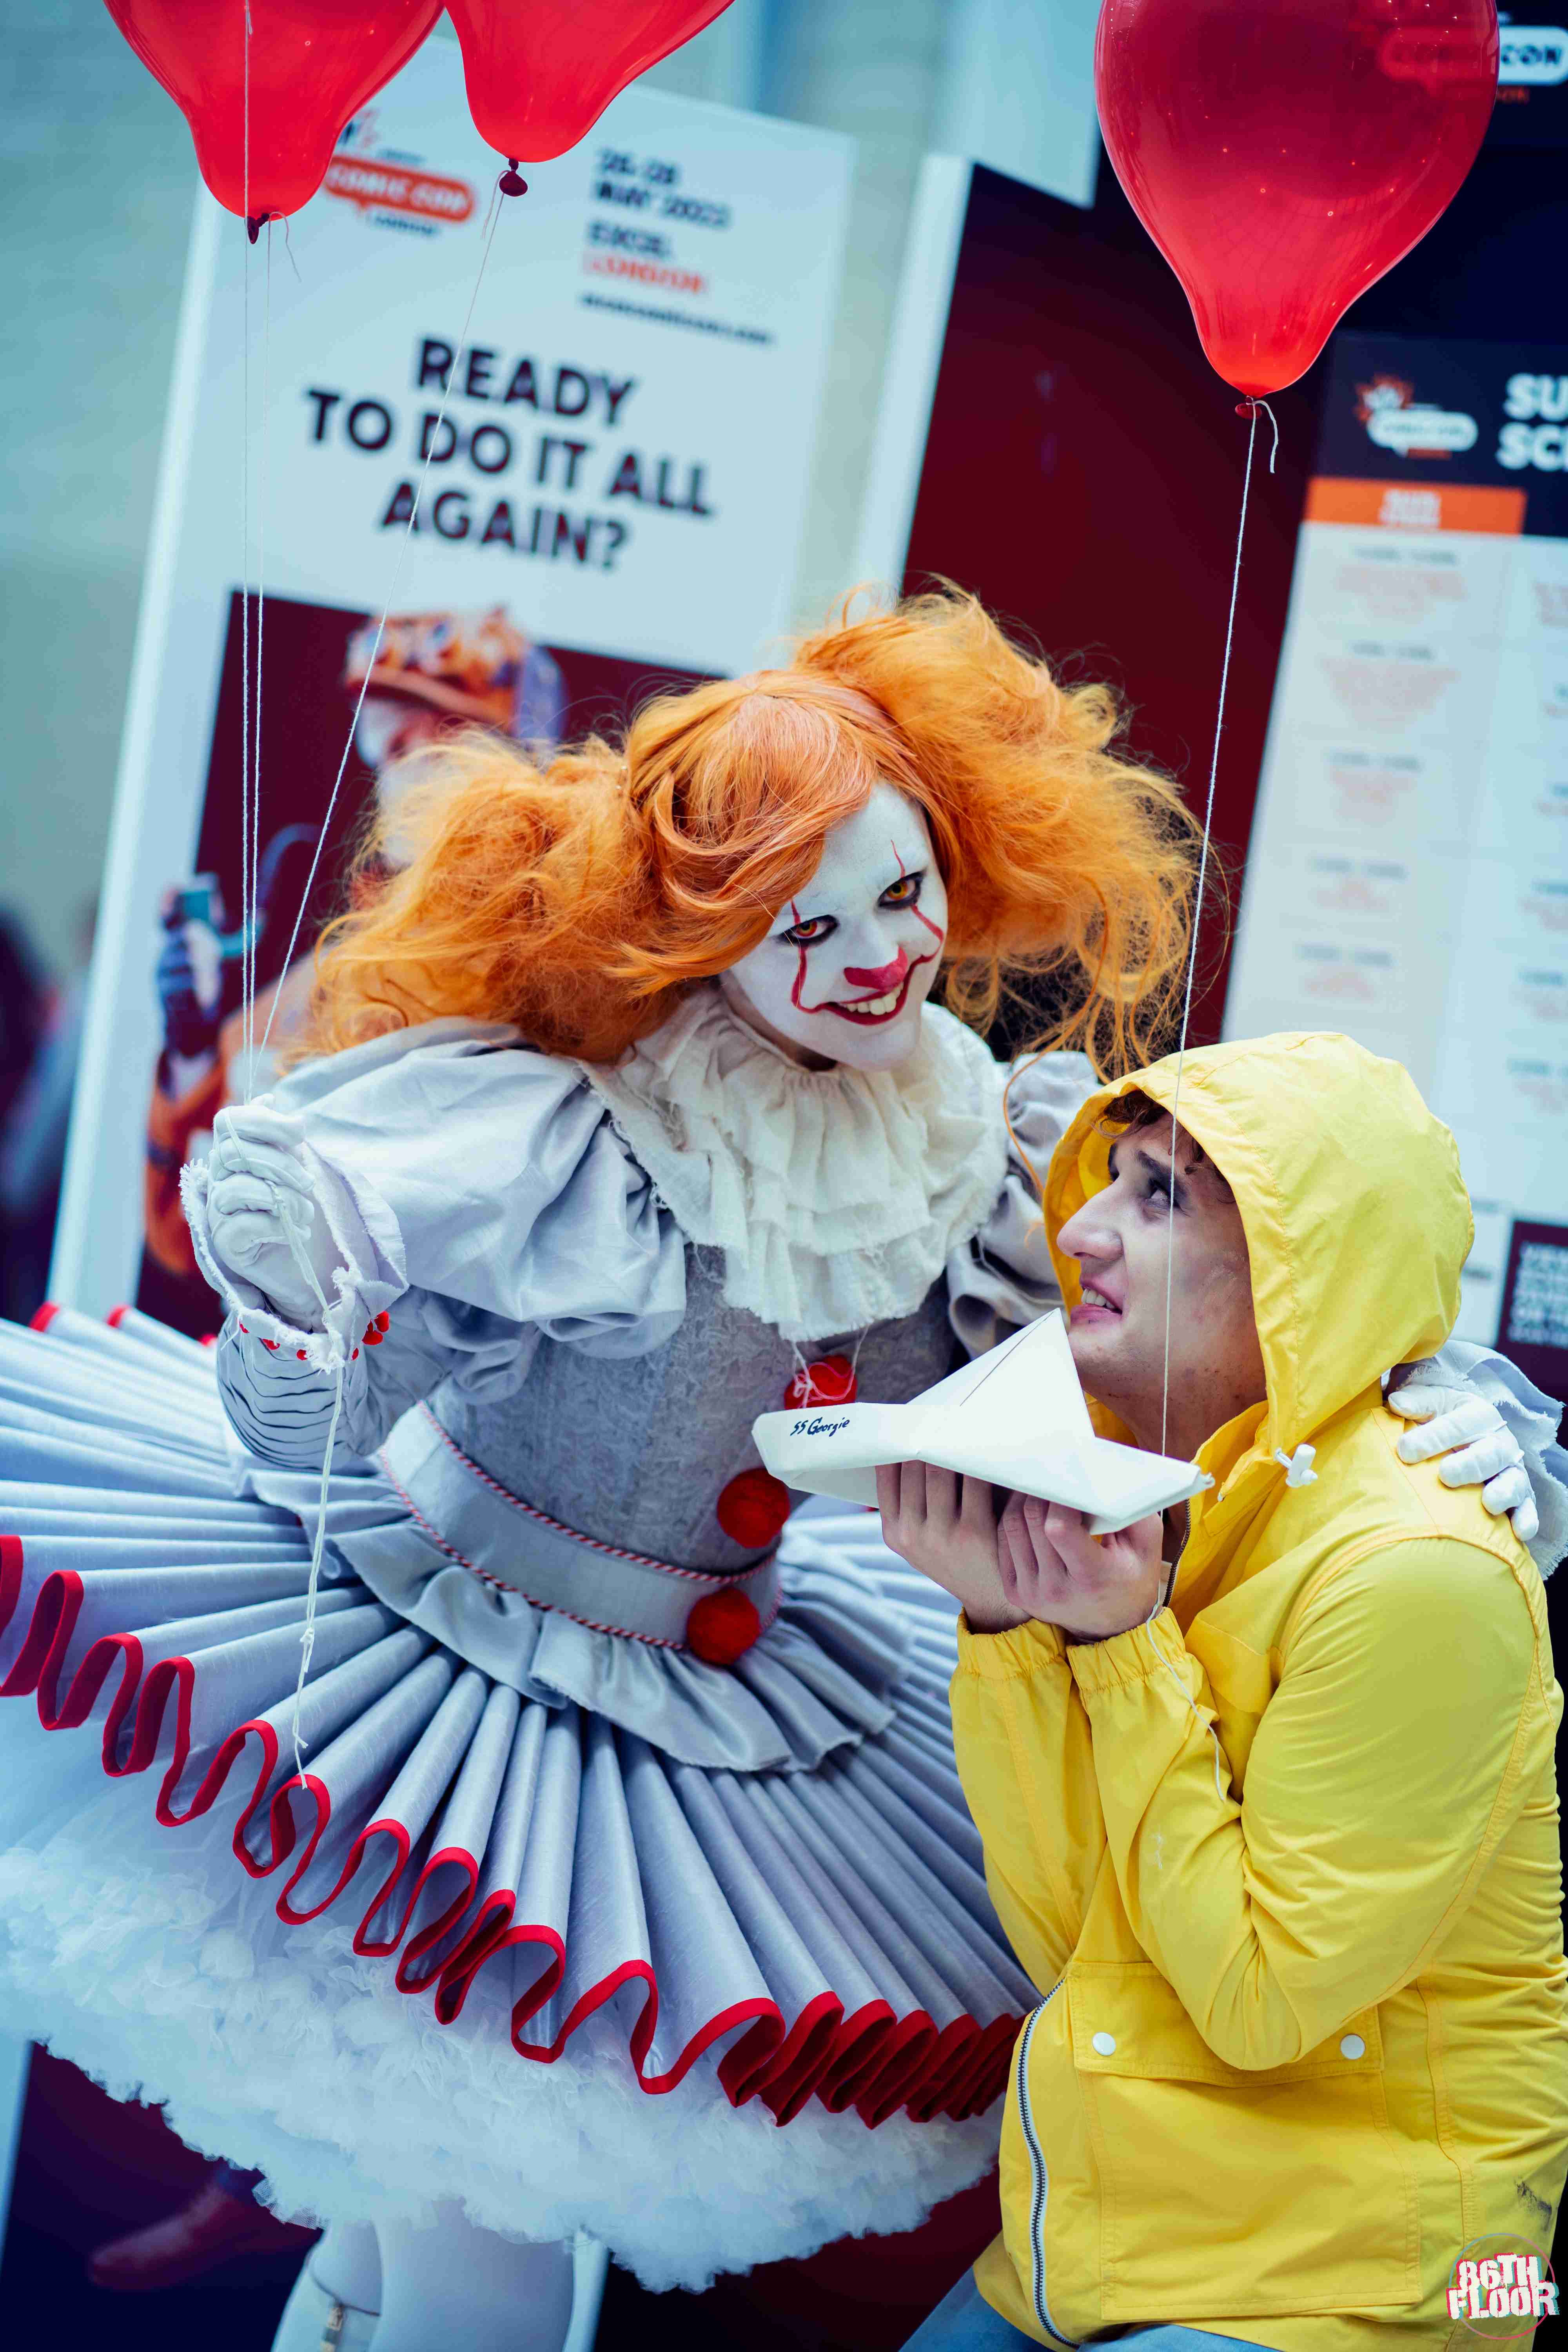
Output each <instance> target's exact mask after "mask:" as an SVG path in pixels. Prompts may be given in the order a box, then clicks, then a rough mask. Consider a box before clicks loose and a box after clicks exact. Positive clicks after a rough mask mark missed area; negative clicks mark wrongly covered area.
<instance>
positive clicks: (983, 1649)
mask: <svg viewBox="0 0 1568 2352" xmlns="http://www.w3.org/2000/svg"><path fill="white" fill-rule="evenodd" d="M1066 1656H1067V1643H1065V1642H1064V1641H1063V1639H1062V1637H1061V1633H1060V1631H1059V1630H1058V1627H1057V1626H1055V1625H1047V1624H1043V1623H1041V1622H1039V1621H1038V1620H1037V1619H1032V1620H1031V1621H1030V1622H1029V1623H1028V1624H1027V1625H1014V1626H1012V1627H1010V1628H1009V1630H1008V1631H1007V1632H1006V1633H973V1631H972V1630H971V1628H970V1623H969V1620H968V1618H967V1617H961V1618H960V1619H959V1621H958V1672H959V1673H960V1674H961V1675H971V1676H973V1678H974V1679H975V1680H976V1681H978V1682H985V1683H1009V1682H1016V1681H1017V1680H1018V1679H1019V1677H1020V1676H1022V1675H1034V1674H1038V1672H1039V1671H1040V1668H1041V1667H1042V1666H1055V1665H1059V1664H1061V1662H1062V1660H1063V1659H1064V1658H1065V1657H1066Z"/></svg>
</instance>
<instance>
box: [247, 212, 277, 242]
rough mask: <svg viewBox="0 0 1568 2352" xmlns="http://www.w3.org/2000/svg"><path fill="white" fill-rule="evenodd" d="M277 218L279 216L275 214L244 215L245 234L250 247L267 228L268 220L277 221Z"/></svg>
mask: <svg viewBox="0 0 1568 2352" xmlns="http://www.w3.org/2000/svg"><path fill="white" fill-rule="evenodd" d="M278 217H279V215H278V214H276V213H247V215H246V220H245V234H246V235H247V237H248V238H249V239H250V242H251V244H252V245H254V244H255V243H256V240H257V238H258V236H260V235H261V232H262V230H263V229H264V228H265V227H266V226H267V224H268V221H269V220H277V219H278Z"/></svg>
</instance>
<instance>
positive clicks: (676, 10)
mask: <svg viewBox="0 0 1568 2352" xmlns="http://www.w3.org/2000/svg"><path fill="white" fill-rule="evenodd" d="M729 5H730V0H449V5H448V14H449V15H450V16H451V19H452V22H453V24H454V25H455V26H457V30H458V40H459V41H460V42H461V43H462V47H463V74H464V79H465V80H466V81H467V83H468V111H469V113H470V114H471V115H472V116H473V118H474V122H475V125H476V127H477V128H478V130H479V136H480V137H481V138H482V139H488V140H489V143H490V145H491V146H492V147H493V148H495V149H496V151H497V152H498V153H499V154H502V155H505V156H506V157H507V158H508V159H509V160H510V159H511V158H514V157H515V158H516V159H517V160H518V161H519V162H520V163H521V162H530V163H546V162H548V160H549V159H550V157H551V156H552V155H563V154H564V153H565V152H566V150H567V149H568V147H575V145H576V144H577V142H578V140H579V139H581V138H582V137H583V136H584V133H585V132H587V131H591V130H592V129H593V127H594V125H595V122H597V121H598V119H599V117H600V115H601V114H603V112H604V110H605V107H606V106H608V104H609V102H610V100H611V99H613V98H618V97H619V96H620V94H621V92H622V90H623V89H625V88H626V84H627V82H629V81H635V80H636V79H637V76H638V74H640V73H646V72H647V68H648V67H649V66H656V65H658V61H659V59H660V58H667V57H668V55H669V53H670V51H671V50H672V49H678V48H679V47H680V46H681V43H682V42H683V41H689V40H690V38H691V37H692V35H693V34H694V33H700V31H701V30H702V27H703V26H704V25H710V24H711V23H712V22H713V19H714V17H715V16H722V15H723V13H724V10H725V9H726V8H727V7H728V6H729Z"/></svg>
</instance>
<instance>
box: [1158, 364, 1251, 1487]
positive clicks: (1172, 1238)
mask: <svg viewBox="0 0 1568 2352" xmlns="http://www.w3.org/2000/svg"><path fill="white" fill-rule="evenodd" d="M1248 406H1249V415H1250V422H1249V424H1248V426H1247V465H1246V468H1245V470H1244V472H1243V474H1242V477H1241V514H1240V517H1239V519H1238V520H1237V529H1236V562H1235V563H1234V565H1233V567H1232V570H1231V575H1230V609H1229V612H1228V613H1227V614H1226V624H1225V657H1224V659H1223V661H1222V662H1221V664H1220V672H1219V708H1218V709H1217V711H1216V712H1215V728H1214V750H1213V752H1212V753H1211V754H1210V758H1209V784H1208V797H1207V799H1206V801H1205V804H1204V838H1203V847H1202V849H1201V851H1200V852H1199V856H1198V887H1197V898H1196V901H1195V903H1194V908H1193V936H1192V940H1191V941H1190V943H1189V945H1188V949H1187V978H1186V987H1185V990H1184V994H1183V999H1182V1035H1181V1042H1180V1044H1179V1045H1178V1046H1177V1048H1176V1085H1175V1092H1174V1096H1173V1100H1172V1104H1171V1189H1170V1191H1169V1192H1168V1193H1167V1194H1166V1210H1165V1230H1166V1242H1165V1366H1164V1381H1163V1389H1162V1392H1161V1398H1160V1451H1161V1453H1162V1454H1163V1453H1165V1452H1166V1450H1167V1433H1168V1431H1169V1427H1170V1417H1171V1299H1172V1290H1173V1283H1174V1278H1175V1271H1176V1116H1177V1113H1178V1112H1179V1111H1180V1109H1181V1107H1182V1071H1183V1066H1184V1063H1185V1061H1186V1055H1187V1031H1188V1028H1189V1027H1190V1025H1191V1023H1192V1017H1193V981H1194V975H1195V973H1196V971H1197V967H1198V938H1199V934H1200V932H1201V931H1202V929H1203V919H1204V890H1205V885H1206V883H1207V881H1208V866H1209V843H1210V840H1211V838H1212V835H1213V833H1214V796H1215V780H1216V779H1217V777H1218V775H1219V747H1220V738H1221V736H1222V734H1223V733H1224V731H1225V700H1226V689H1227V688H1228V687H1229V684H1230V657H1231V652H1232V648H1233V647H1234V646H1235V643H1236V606H1237V597H1238V595H1239V593H1240V590H1241V548H1242V541H1244V540H1245V538H1246V536H1247V494H1248V492H1249V491H1250V489H1251V488H1252V458H1253V452H1254V450H1255V448H1256V446H1257V444H1258V410H1259V409H1260V408H1261V409H1263V410H1264V411H1265V412H1266V414H1267V415H1268V421H1269V423H1270V424H1271V425H1274V450H1275V455H1276V456H1277V455H1278V454H1279V425H1275V423H1274V412H1273V410H1272V409H1271V408H1269V406H1268V402H1267V401H1262V400H1255V401H1252V402H1251V403H1249V404H1248ZM1268 469H1269V471H1270V473H1272V472H1273V470H1274V462H1273V458H1272V457H1271V458H1270V459H1269V467H1268Z"/></svg>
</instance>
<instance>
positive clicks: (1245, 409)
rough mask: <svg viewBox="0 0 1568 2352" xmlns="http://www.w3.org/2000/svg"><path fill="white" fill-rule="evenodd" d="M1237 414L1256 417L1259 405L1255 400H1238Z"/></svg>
mask: <svg viewBox="0 0 1568 2352" xmlns="http://www.w3.org/2000/svg"><path fill="white" fill-rule="evenodd" d="M1236 413H1237V415H1238V416H1256V415H1257V414H1258V403H1257V402H1256V401H1255V400H1238V401H1237V404H1236Z"/></svg>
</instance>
